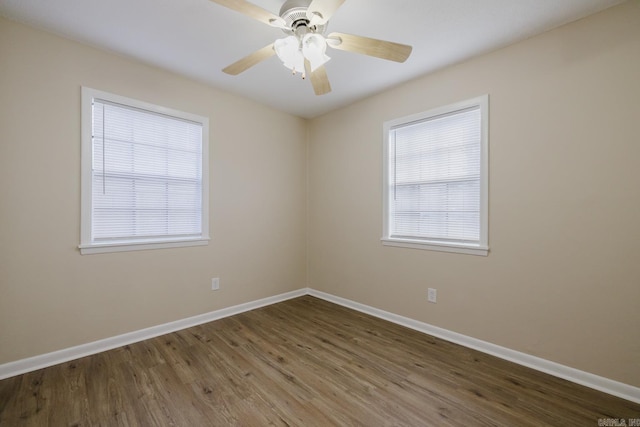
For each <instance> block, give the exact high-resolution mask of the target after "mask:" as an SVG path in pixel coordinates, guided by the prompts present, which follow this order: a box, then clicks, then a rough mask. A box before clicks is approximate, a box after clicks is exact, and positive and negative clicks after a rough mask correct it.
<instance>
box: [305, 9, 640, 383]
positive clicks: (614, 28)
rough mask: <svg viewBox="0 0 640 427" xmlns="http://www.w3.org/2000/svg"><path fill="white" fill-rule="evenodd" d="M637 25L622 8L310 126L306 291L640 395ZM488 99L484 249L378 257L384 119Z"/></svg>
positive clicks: (638, 18) (386, 251)
mask: <svg viewBox="0 0 640 427" xmlns="http://www.w3.org/2000/svg"><path fill="white" fill-rule="evenodd" d="M639 23H640V2H638V1H631V2H627V3H625V4H623V5H621V6H619V7H616V8H613V9H610V10H608V11H605V12H603V13H600V14H598V15H594V16H592V17H589V18H587V19H584V20H581V21H578V22H575V23H573V24H570V25H567V26H564V27H562V28H560V29H557V30H555V31H551V32H548V33H545V34H543V35H541V36H538V37H534V38H531V39H529V40H526V41H524V42H521V43H518V44H515V45H512V46H510V47H507V48H504V49H501V50H498V51H495V52H493V53H490V54H487V55H483V56H481V57H478V58H476V59H473V60H470V61H468V62H465V63H462V64H459V65H457V66H453V67H450V68H447V69H445V70H442V71H440V72H436V73H433V74H431V75H429V76H426V77H424V78H420V79H418V80H415V81H413V82H411V83H408V84H404V85H402V86H400V87H398V88H396V89H394V90H391V91H387V92H385V93H383V94H381V95H379V96H375V97H373V98H370V99H367V100H365V101H362V102H360V103H357V104H355V105H352V106H350V107H347V108H344V109H342V110H340V111H335V112H332V113H330V114H328V115H325V116H323V117H321V118H317V119H315V120H313V121H312V122H311V123H310V145H309V228H308V230H309V270H308V276H309V286H310V287H312V288H315V289H318V290H321V291H325V292H328V293H331V294H334V295H338V296H341V297H345V298H349V299H352V300H355V301H358V302H360V303H364V304H368V305H371V306H374V307H378V308H381V309H384V310H387V311H390V312H393V313H397V314H400V315H404V316H407V317H410V318H413V319H417V320H421V321H424V322H427V323H430V324H433V325H436V326H439V327H442V328H445V329H448V330H451V331H455V332H459V333H462V334H465V335H468V336H471V337H475V338H478V339H481V340H485V341H488V342H492V343H495V344H498V345H501V346H505V347H508V348H511V349H515V350H519V351H523V352H525V353H529V354H532V355H535V356H539V357H542V358H545V359H548V360H552V361H555V362H558V363H561V364H564V365H568V366H571V367H574V368H577V369H581V370H584V371H587V372H591V373H594V374H597V375H602V376H605V377H608V378H611V379H614V380H617V381H622V382H625V383H628V384H631V385H635V386H640V364H639V363H638V362H639V360H640V127H639V123H640V25H638V24H639ZM414 54H416V55H422V54H424V55H428V52H419V51H417V52H414ZM485 93H488V94H489V95H490V176H491V177H490V231H489V244H490V247H491V252H490V255H489V256H488V257H477V256H470V255H459V254H450V253H439V252H430V251H422V250H415V249H403V248H394V247H383V246H382V245H381V243H380V241H379V239H380V237H381V234H382V188H381V185H382V183H381V180H382V176H381V163H382V158H381V155H382V150H381V149H382V123H383V122H384V121H385V120H390V119H394V118H397V117H402V116H405V115H408V114H412V113H417V112H420V111H425V110H428V109H430V108H433V107H438V106H442V105H447V104H449V103H452V102H455V101H460V100H464V99H468V98H471V97H475V96H478V95H481V94H485ZM427 287H435V288H437V289H438V303H437V304H429V303H427V298H426V294H427Z"/></svg>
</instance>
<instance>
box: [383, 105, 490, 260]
mask: <svg viewBox="0 0 640 427" xmlns="http://www.w3.org/2000/svg"><path fill="white" fill-rule="evenodd" d="M474 107H477V108H479V109H480V126H481V129H480V219H479V222H480V236H479V243H478V244H475V243H473V244H466V243H460V242H447V241H442V240H429V239H422V238H415V239H411V238H399V237H392V236H391V235H390V231H391V222H390V221H391V215H390V208H391V204H390V179H389V178H390V177H389V170H390V166H389V160H390V159H389V146H390V138H389V135H390V132H391V131H392V130H393V129H394V128H398V127H401V126H402V125H409V124H412V123H415V122H420V121H425V120H428V119H431V118H434V117H437V116H441V115H445V114H455V112H457V111H462V110H465V109H468V108H474ZM382 167H383V174H382V176H383V187H382V194H383V213H382V216H383V231H382V233H383V234H382V238H381V242H382V244H383V245H385V246H394V247H403V248H412V249H424V250H432V251H440V252H454V253H461V254H468V255H480V256H487V255H488V253H489V95H488V94H485V95H481V96H478V97H475V98H471V99H468V100H465V101H460V102H456V103H453V104H449V105H446V106H443V107H437V108H433V109H431V110H428V111H423V112H420V113H417V114H412V115H409V116H405V117H401V118H397V119H393V120H389V121H386V122H384V124H383V156H382Z"/></svg>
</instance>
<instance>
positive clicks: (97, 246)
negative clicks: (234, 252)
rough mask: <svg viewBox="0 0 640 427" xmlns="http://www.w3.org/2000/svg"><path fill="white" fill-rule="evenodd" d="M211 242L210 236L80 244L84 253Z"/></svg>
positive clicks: (160, 247)
mask: <svg viewBox="0 0 640 427" xmlns="http://www.w3.org/2000/svg"><path fill="white" fill-rule="evenodd" d="M208 244H209V238H208V237H203V238H198V239H187V240H172V241H161V242H158V241H152V240H150V241H140V242H127V243H125V242H113V243H91V244H82V245H80V246H78V247H79V248H80V253H81V254H82V255H89V254H101V253H107V252H125V251H143V250H149V249H166V248H182V247H187V246H205V245H208Z"/></svg>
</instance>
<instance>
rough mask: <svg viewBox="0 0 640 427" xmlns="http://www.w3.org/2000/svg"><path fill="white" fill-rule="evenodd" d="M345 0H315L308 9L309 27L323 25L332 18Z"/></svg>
mask: <svg viewBox="0 0 640 427" xmlns="http://www.w3.org/2000/svg"><path fill="white" fill-rule="evenodd" d="M344 1H345V0H313V1H312V2H311V4H309V7H308V8H307V19H308V20H309V21H310V22H309V25H321V24H324V23H325V22H327V21H328V20H329V18H331V16H332V15H333V14H334V13H335V11H336V10H338V8H339V7H340V6H342V3H344Z"/></svg>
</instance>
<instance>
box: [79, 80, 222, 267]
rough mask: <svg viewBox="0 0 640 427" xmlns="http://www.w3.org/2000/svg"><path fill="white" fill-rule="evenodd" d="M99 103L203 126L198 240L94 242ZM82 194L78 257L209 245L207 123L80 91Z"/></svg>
mask: <svg viewBox="0 0 640 427" xmlns="http://www.w3.org/2000/svg"><path fill="white" fill-rule="evenodd" d="M94 99H100V100H104V101H107V102H111V103H116V104H122V105H124V106H127V107H132V108H136V109H140V110H146V111H150V112H152V113H156V114H162V115H167V116H170V117H175V118H178V119H182V120H188V121H192V122H196V123H199V124H201V125H202V159H201V161H202V166H201V167H202V198H201V203H202V206H201V221H202V223H201V234H200V236H198V237H195V238H193V237H190V238H170V237H166V236H164V237H163V236H160V237H157V238H150V239H144V240H143V239H137V240H126V239H122V240H116V241H111V242H95V241H94V240H93V236H92V220H93V218H92V214H93V195H92V194H93V192H92V190H93V180H92V163H93V141H92V129H93V101H94ZM80 184H81V194H80V199H81V201H80V205H81V212H80V245H79V246H78V248H79V249H80V253H81V254H83V255H85V254H96V253H107V252H122V251H137V250H146V249H163V248H176V247H186V246H203V245H207V244H208V243H209V240H210V238H209V119H208V118H207V117H203V116H199V115H196V114H192V113H187V112H184V111H179V110H175V109H172V108H167V107H162V106H159V105H155V104H152V103H148V102H144V101H140V100H137V99H132V98H128V97H125V96H121V95H116V94H112V93H109V92H104V91H100V90H96V89H92V88H89V87H85V86H83V87H82V88H81V179H80Z"/></svg>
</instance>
